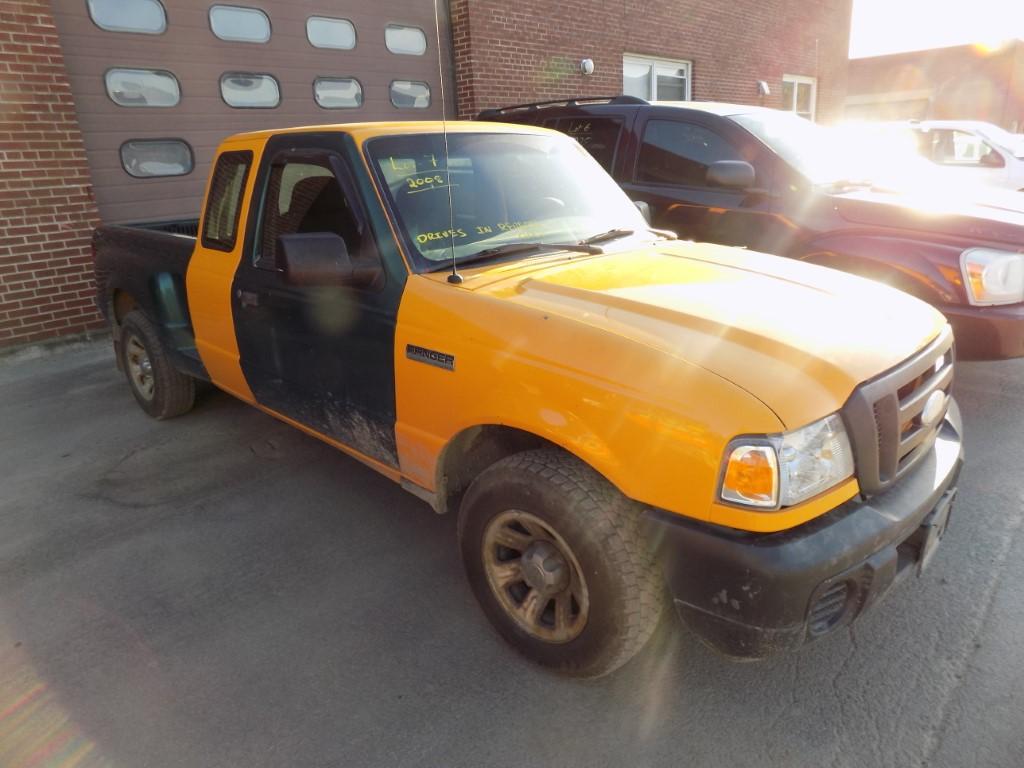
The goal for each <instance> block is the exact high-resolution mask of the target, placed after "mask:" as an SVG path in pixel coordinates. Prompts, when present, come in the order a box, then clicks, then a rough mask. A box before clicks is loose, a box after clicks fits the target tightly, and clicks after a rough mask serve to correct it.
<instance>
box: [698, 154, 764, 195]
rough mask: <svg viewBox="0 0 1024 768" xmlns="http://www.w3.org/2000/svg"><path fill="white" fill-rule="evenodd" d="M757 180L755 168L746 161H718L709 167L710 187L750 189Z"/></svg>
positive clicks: (708, 179)
mask: <svg viewBox="0 0 1024 768" xmlns="http://www.w3.org/2000/svg"><path fill="white" fill-rule="evenodd" d="M755 180H756V174H755V173H754V166H752V165H751V164H750V163H748V162H746V161H745V160H716V161H715V162H713V163H712V164H711V165H709V166H708V172H707V182H708V186H709V187H728V188H729V189H750V188H751V187H753V186H754V182H755Z"/></svg>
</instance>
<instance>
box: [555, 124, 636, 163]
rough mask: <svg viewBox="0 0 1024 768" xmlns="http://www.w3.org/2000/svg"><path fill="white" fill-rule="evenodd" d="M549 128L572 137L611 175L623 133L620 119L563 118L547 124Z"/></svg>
mask: <svg viewBox="0 0 1024 768" xmlns="http://www.w3.org/2000/svg"><path fill="white" fill-rule="evenodd" d="M545 126H546V127H548V128H554V129H555V130H556V131H561V132H562V133H565V134H568V135H569V136H572V137H573V138H574V139H576V141H578V142H579V143H580V145H581V146H582V147H583V148H584V149H586V150H587V152H589V153H590V154H591V155H593V156H594V159H595V160H597V162H599V163H600V164H601V167H602V168H604V169H605V170H606V171H608V172H609V173H611V171H612V164H613V163H614V162H615V149H616V147H617V146H618V144H619V134H620V133H621V132H622V120H621V118H618V117H587V118H577V117H561V118H558V119H556V120H549V121H548V122H546V123H545Z"/></svg>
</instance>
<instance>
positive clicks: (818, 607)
mask: <svg viewBox="0 0 1024 768" xmlns="http://www.w3.org/2000/svg"><path fill="white" fill-rule="evenodd" d="M849 592H850V587H849V585H848V584H847V583H846V582H845V581H840V582H839V583H838V584H833V585H832V586H831V587H829V588H828V589H826V590H825V591H824V592H822V593H821V597H819V598H818V600H817V602H816V603H815V604H814V606H813V607H812V608H811V612H810V614H809V615H808V616H807V631H808V633H810V634H811V635H812V636H814V635H822V634H824V633H825V632H828V631H829V630H830V629H832V627H834V626H835V625H836V623H837V622H838V621H839V619H840V618H842V615H843V611H845V610H846V600H847V598H848V597H849Z"/></svg>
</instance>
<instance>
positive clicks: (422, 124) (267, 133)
mask: <svg viewBox="0 0 1024 768" xmlns="http://www.w3.org/2000/svg"><path fill="white" fill-rule="evenodd" d="M444 129H447V131H448V132H449V133H538V134H545V135H546V134H553V135H559V136H560V135H563V134H560V133H558V131H554V130H550V129H548V128H540V127H538V126H532V125H519V124H515V123H490V122H485V121H476V120H448V121H441V120H392V121H381V122H372V123H335V124H328V125H303V126H296V127H294V128H271V129H267V130H263V131H249V132H246V133H236V134H234V135H233V136H229V137H228V138H227V139H225V140H224V143H225V144H229V143H234V142H240V141H246V142H247V141H254V140H255V141H260V140H265V139H269V138H271V137H272V136H280V135H282V134H302V133H325V132H332V131H335V132H338V133H347V134H349V135H351V136H352V137H353V138H354V139H355V140H356V141H357V142H359V143H360V144H361V143H362V142H363V141H365V140H366V139H371V138H373V137H375V136H395V135H401V134H411V133H441V132H442V130H444Z"/></svg>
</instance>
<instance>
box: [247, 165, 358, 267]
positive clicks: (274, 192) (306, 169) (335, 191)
mask: <svg viewBox="0 0 1024 768" xmlns="http://www.w3.org/2000/svg"><path fill="white" fill-rule="evenodd" d="M264 201H265V202H264V208H263V211H262V214H261V226H260V241H259V244H258V245H257V249H256V251H257V252H256V258H255V261H254V263H255V264H256V266H258V267H262V268H265V269H276V268H277V266H278V264H277V239H278V238H279V237H280V236H281V235H291V234H295V233H297V232H333V233H334V234H336V235H338V236H339V237H341V238H342V239H343V240H344V241H345V245H346V246H348V250H349V253H350V254H351V255H352V256H353V258H356V259H358V258H360V257H361V256H362V255H363V242H362V236H361V235H360V233H359V226H358V224H357V221H356V217H355V214H354V213H353V211H352V209H351V206H350V205H349V201H348V198H347V197H346V196H345V194H344V193H343V192H342V190H341V185H340V184H339V183H338V180H337V178H336V177H335V176H334V172H333V171H332V170H331V158H330V156H329V155H314V156H311V155H303V156H301V157H295V158H285V159H280V160H276V161H275V162H274V163H273V164H272V165H271V168H270V175H269V177H268V179H267V193H266V195H265V197H264Z"/></svg>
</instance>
